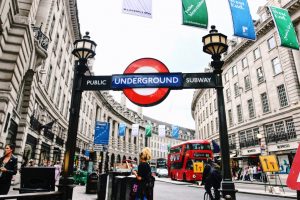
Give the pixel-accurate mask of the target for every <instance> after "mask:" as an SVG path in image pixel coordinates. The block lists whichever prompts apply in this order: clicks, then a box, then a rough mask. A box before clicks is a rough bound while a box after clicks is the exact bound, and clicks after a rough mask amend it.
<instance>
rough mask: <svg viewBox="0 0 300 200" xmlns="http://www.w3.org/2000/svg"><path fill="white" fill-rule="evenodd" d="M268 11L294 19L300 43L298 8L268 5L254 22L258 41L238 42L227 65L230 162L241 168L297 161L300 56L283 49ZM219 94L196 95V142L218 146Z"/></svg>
mask: <svg viewBox="0 0 300 200" xmlns="http://www.w3.org/2000/svg"><path fill="white" fill-rule="evenodd" d="M268 5H275V6H281V7H283V8H285V9H287V10H288V11H289V13H290V16H291V19H292V21H293V24H294V27H295V29H296V33H297V37H298V40H299V39H300V34H299V33H300V2H299V1H297V0H291V1H284V0H283V1H275V0H274V1H269V2H268V3H267V4H266V5H265V6H263V7H260V8H259V10H258V14H259V16H260V19H259V20H257V21H256V22H255V27H256V34H257V40H256V41H250V40H245V39H241V38H234V39H232V40H230V41H229V49H228V52H227V53H226V54H225V55H224V57H223V60H224V61H225V64H224V66H223V74H222V75H223V85H224V90H223V91H224V100H225V109H226V120H227V126H228V134H229V135H228V137H229V143H230V150H231V158H232V159H233V160H236V161H239V163H240V164H241V165H248V164H253V165H256V164H258V162H259V157H258V156H259V155H261V154H275V155H276V156H277V158H278V161H279V163H280V164H282V163H283V162H284V160H285V162H287V163H288V164H289V165H290V164H291V162H292V161H293V157H294V155H295V151H296V149H297V148H298V142H299V140H300V112H299V111H300V85H299V73H300V71H299V69H300V52H299V51H297V50H292V49H289V48H283V47H280V40H279V37H278V34H277V31H276V28H275V26H274V22H273V20H272V17H271V15H270V12H269V10H268V7H267V6H268ZM217 109H218V107H217V102H216V93H215V91H214V90H213V89H210V90H197V91H195V93H194V99H193V102H192V113H193V117H194V119H195V123H196V137H197V138H209V139H215V140H216V141H217V142H219V131H221V130H219V129H218V114H217Z"/></svg>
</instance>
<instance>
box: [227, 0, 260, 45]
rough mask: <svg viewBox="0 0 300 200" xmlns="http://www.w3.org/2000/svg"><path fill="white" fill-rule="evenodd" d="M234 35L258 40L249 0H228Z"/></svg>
mask: <svg viewBox="0 0 300 200" xmlns="http://www.w3.org/2000/svg"><path fill="white" fill-rule="evenodd" d="M228 2H229V6H230V10H231V15H232V22H233V29H234V35H235V36H238V37H242V38H247V39H250V40H256V34H255V29H254V24H253V21H252V17H251V13H250V9H249V6H248V2H247V0H228Z"/></svg>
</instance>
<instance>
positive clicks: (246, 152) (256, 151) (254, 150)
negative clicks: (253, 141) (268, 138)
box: [242, 147, 260, 156]
mask: <svg viewBox="0 0 300 200" xmlns="http://www.w3.org/2000/svg"><path fill="white" fill-rule="evenodd" d="M259 153H260V147H256V148H252V149H243V150H242V155H244V156H245V155H254V154H259Z"/></svg>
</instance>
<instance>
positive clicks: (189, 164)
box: [186, 159, 193, 170]
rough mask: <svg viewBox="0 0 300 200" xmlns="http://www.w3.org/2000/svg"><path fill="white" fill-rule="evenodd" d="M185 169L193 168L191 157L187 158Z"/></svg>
mask: <svg viewBox="0 0 300 200" xmlns="http://www.w3.org/2000/svg"><path fill="white" fill-rule="evenodd" d="M186 169H189V170H192V169H193V161H192V160H191V159H189V160H188V161H187V162H186Z"/></svg>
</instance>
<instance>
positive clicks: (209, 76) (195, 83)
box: [182, 73, 216, 88]
mask: <svg viewBox="0 0 300 200" xmlns="http://www.w3.org/2000/svg"><path fill="white" fill-rule="evenodd" d="M182 75H183V88H215V87H216V74H214V73H186V74H182Z"/></svg>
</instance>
